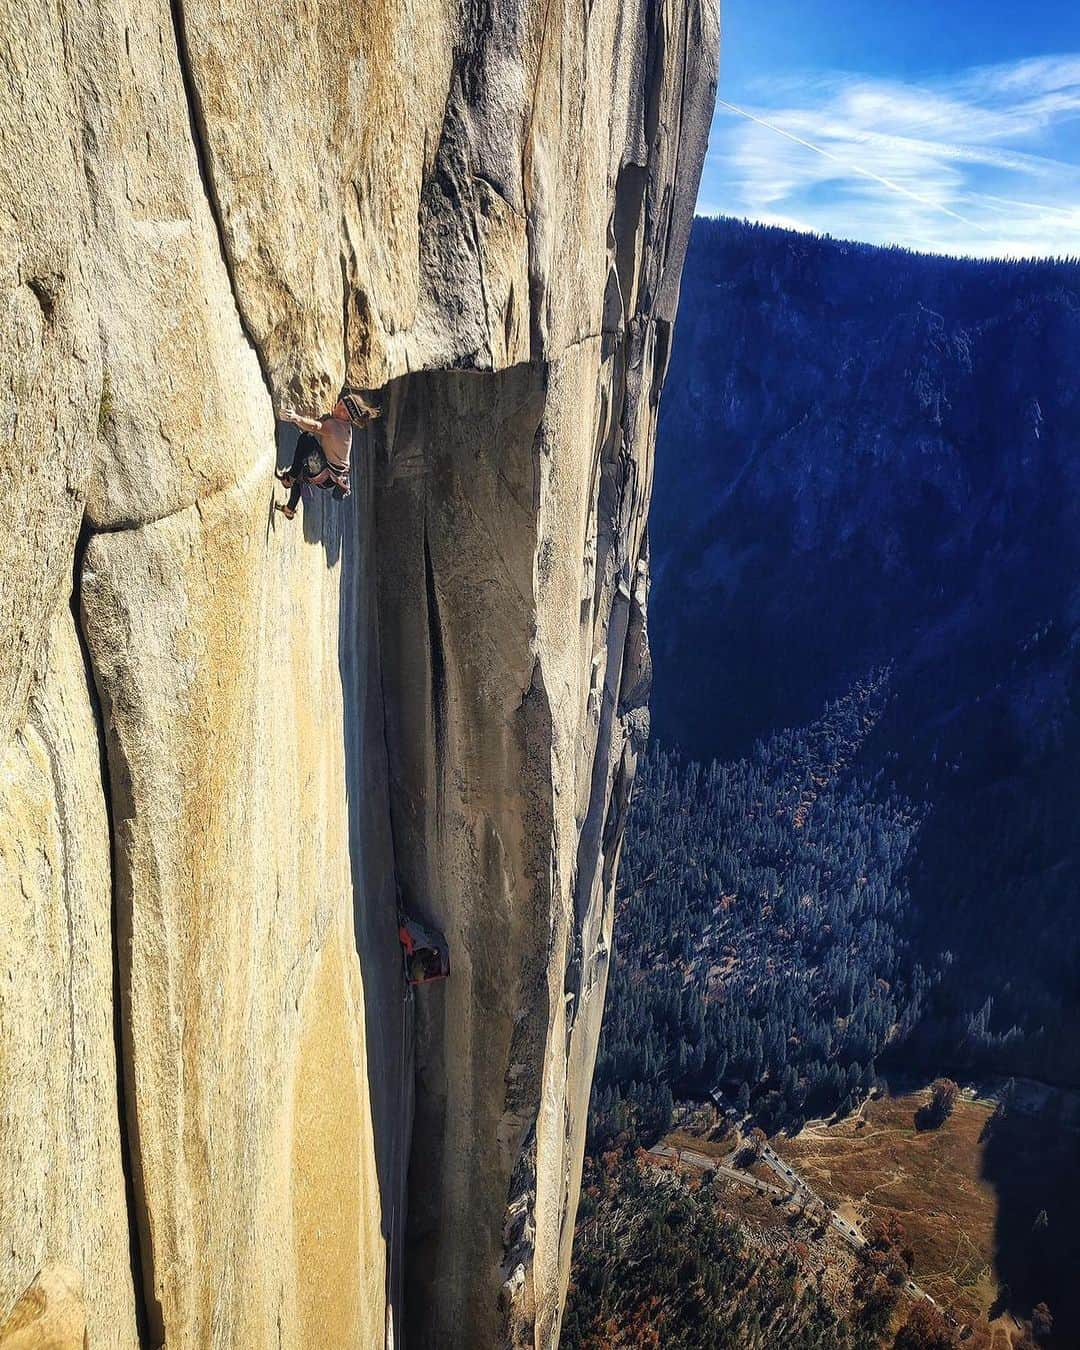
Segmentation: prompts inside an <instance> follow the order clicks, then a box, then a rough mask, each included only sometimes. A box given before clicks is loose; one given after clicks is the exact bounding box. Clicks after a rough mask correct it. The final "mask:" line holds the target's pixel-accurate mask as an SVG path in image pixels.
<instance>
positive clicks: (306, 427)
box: [278, 408, 322, 431]
mask: <svg viewBox="0 0 1080 1350" xmlns="http://www.w3.org/2000/svg"><path fill="white" fill-rule="evenodd" d="M278 416H279V417H280V418H281V421H283V422H293V423H294V424H295V425H296V426H298V427H299V428H300V430H301V431H322V421H321V420H320V419H319V418H317V417H305V416H304V415H303V413H298V412H296V410H295V409H293V408H282V410H281V412H280V413H279V414H278Z"/></svg>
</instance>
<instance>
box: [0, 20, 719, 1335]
mask: <svg viewBox="0 0 1080 1350" xmlns="http://www.w3.org/2000/svg"><path fill="white" fill-rule="evenodd" d="M717 47H718V22H717V15H716V12H715V7H714V3H713V0H593V3H590V4H587V5H580V4H573V5H571V4H567V3H563V4H559V3H556V0H486V2H485V3H470V4H447V3H443V2H442V0H407V2H406V3H403V2H402V0H370V3H367V4H359V5H358V4H356V3H355V2H354V0H350V3H345V0H324V3H321V4H320V5H318V6H317V7H315V8H312V7H311V6H307V5H300V4H297V3H295V0H267V2H266V3H263V4H259V5H253V4H252V3H251V2H250V0H213V3H210V2H209V0H171V3H170V4H166V3H164V0H141V2H140V3H138V4H136V3H133V0H91V3H89V4H75V3H74V2H73V0H48V3H46V4H44V5H43V4H41V3H38V0H10V3H9V4H7V5H6V7H5V13H4V18H3V22H2V23H0V67H2V70H3V75H4V78H3V80H2V81H0V201H3V203H4V207H3V211H2V213H0V481H3V482H4V484H5V487H6V491H5V498H6V506H7V516H6V521H7V529H6V530H5V531H4V533H3V535H2V536H0V578H2V582H3V584H2V587H0V1231H2V1233H3V1242H2V1243H0V1319H2V1318H4V1317H7V1318H8V1320H7V1321H6V1322H4V1321H0V1326H2V1327H3V1331H2V1332H0V1343H2V1344H4V1345H5V1347H6V1345H7V1344H8V1340H7V1339H5V1338H14V1339H11V1344H12V1345H22V1344H27V1345H31V1344H38V1343H39V1341H38V1340H37V1339H33V1338H34V1337H38V1336H39V1335H40V1336H41V1337H43V1338H45V1339H42V1340H41V1341H40V1343H41V1344H46V1343H48V1344H54V1343H55V1344H61V1343H62V1344H67V1343H68V1340H71V1343H72V1344H76V1343H78V1341H79V1340H81V1339H82V1338H83V1336H84V1335H85V1339H86V1341H87V1343H88V1344H90V1345H93V1346H95V1347H106V1346H116V1347H129V1346H135V1345H146V1346H158V1345H162V1344H166V1343H167V1344H168V1345H169V1347H170V1348H173V1347H175V1348H176V1350H181V1348H183V1347H191V1348H192V1350H204V1348H205V1347H244V1350H258V1348H259V1347H264V1346H265V1347H270V1346H274V1347H282V1346H291V1347H316V1346H331V1345H332V1346H342V1347H365V1348H366V1347H379V1346H384V1345H391V1344H392V1345H397V1346H400V1345H402V1344H409V1345H413V1346H424V1347H442V1346H445V1347H451V1346H452V1347H462V1346H475V1347H482V1346H499V1345H512V1346H535V1347H554V1346H555V1345H556V1344H557V1342H558V1334H559V1318H560V1313H561V1307H562V1298H563V1294H564V1292H565V1286H566V1280H567V1275H568V1267H569V1258H570V1246H571V1239H572V1234H573V1223H574V1213H575V1209H576V1204H577V1196H578V1189H579V1184H580V1166H581V1153H582V1146H583V1134H584V1127H585V1117H586V1110H587V1105H588V1097H589V1087H590V1081H591V1076H592V1068H593V1062H594V1057H595V1052H596V1042H597V1036H598V1033H599V1027H600V1017H601V1011H602V1006H603V997H604V988H605V981H606V974H607V959H608V953H609V951H610V946H611V936H612V935H611V927H612V894H613V885H614V877H615V870H616V867H617V864H618V854H619V847H620V841H621V833H622V824H623V819H624V814H625V809H626V804H627V800H628V795H629V791H630V784H631V781H632V778H633V772H634V765H635V759H636V755H637V752H638V749H639V747H640V745H641V742H642V740H643V737H644V735H645V734H646V732H647V726H648V714H647V711H646V703H647V697H648V687H649V677H650V663H649V654H648V644H647V638H646V630H645V609H646V599H647V592H648V549H647V540H646V513H647V507H648V500H649V493H650V488H651V479H652V461H651V457H652V447H653V437H654V431H655V424H656V416H657V406H658V400H659V396H660V389H661V385H662V383H663V378H664V374H665V370H666V365H667V359H668V353H669V348H670V335H671V325H672V322H673V320H674V317H675V310H676V305H677V300H678V291H679V279H680V271H681V267H682V260H683V255H684V250H685V245H686V239H687V234H688V230H689V225H690V220H691V216H692V211H693V204H694V198H695V193H696V189H697V181H698V175H699V173H700V168H701V163H702V159H703V156H704V151H705V144H706V137H707V132H708V123H709V118H710V115H711V111H712V102H713V97H714V94H715V76H716V58H717ZM343 386H348V387H351V388H355V389H361V390H364V391H366V392H367V393H368V394H369V395H370V396H371V397H372V399H373V400H374V401H375V402H377V404H378V405H379V407H380V409H381V413H382V415H381V417H380V419H379V421H378V422H376V423H374V424H372V426H371V427H370V428H368V429H366V430H364V431H363V432H360V433H358V434H357V436H356V437H355V441H354V449H353V463H354V471H353V494H352V496H351V497H350V498H348V499H346V500H345V501H344V502H341V503H338V502H334V501H332V500H331V499H330V497H329V495H328V494H319V495H316V496H312V497H311V498H310V499H309V500H306V501H305V503H304V505H303V506H302V508H301V513H300V515H299V516H298V518H297V520H296V521H295V522H293V523H291V524H289V523H287V522H285V521H283V520H282V519H281V517H279V516H275V513H274V511H273V500H274V495H275V489H276V490H277V493H278V496H279V498H280V488H277V485H276V484H275V481H274V477H273V471H274V467H275V463H277V462H279V461H284V458H285V455H286V451H287V448H288V447H287V446H286V445H285V444H284V439H282V443H281V444H280V445H279V444H278V443H277V442H276V439H275V438H276V435H277V434H278V433H276V431H275V416H274V412H275V409H280V408H281V406H283V405H285V404H294V405H296V406H300V407H303V408H308V409H324V408H326V407H328V406H329V404H330V403H331V402H332V400H333V397H334V395H335V394H336V393H337V391H338V390H339V389H341V388H342V387H343ZM399 901H400V903H402V904H403V905H404V906H405V908H406V909H408V910H409V911H410V912H413V913H415V914H416V916H417V917H418V918H419V919H420V920H421V921H423V922H425V923H428V924H431V925H433V926H435V927H437V928H439V929H440V930H441V931H442V932H444V933H445V934H446V936H447V938H448V939H449V943H450V948H451V953H452V961H453V973H452V976H451V978H450V979H449V980H448V981H445V982H442V983H440V984H437V985H433V986H431V987H428V988H423V989H420V990H417V991H413V992H412V993H410V992H409V991H408V990H407V987H406V985H405V984H404V981H403V979H402V967H401V956H400V949H399V946H398V942H397V935H396V909H397V905H398V903H399ZM49 1317H52V1318H54V1319H57V1328H58V1329H57V1330H55V1332H54V1331H53V1330H52V1329H51V1327H50V1325H49V1324H48V1318H49ZM41 1318H45V1319H46V1321H45V1322H43V1323H42V1324H41V1326H40V1327H38V1326H37V1323H36V1322H35V1319H38V1321H40V1320H41ZM13 1319H14V1320H13ZM32 1324H33V1325H32ZM20 1336H22V1337H23V1338H24V1339H19V1337H20ZM49 1337H52V1339H48V1338H49ZM65 1337H66V1338H67V1339H64V1338H65Z"/></svg>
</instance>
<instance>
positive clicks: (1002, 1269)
mask: <svg viewBox="0 0 1080 1350" xmlns="http://www.w3.org/2000/svg"><path fill="white" fill-rule="evenodd" d="M999 1089H1000V1085H997V1086H996V1087H995V1085H991V1084H982V1085H979V1086H978V1087H977V1088H974V1087H973V1088H969V1089H967V1090H966V1091H965V1092H964V1093H962V1095H961V1097H960V1099H959V1100H958V1102H957V1104H956V1106H955V1108H954V1110H953V1112H952V1114H951V1116H950V1117H949V1118H948V1119H947V1120H946V1121H945V1122H944V1123H943V1124H942V1125H941V1126H940V1127H939V1128H937V1129H922V1130H920V1129H918V1128H917V1127H916V1123H915V1117H916V1113H917V1111H918V1110H919V1108H920V1107H921V1106H922V1105H923V1103H924V1102H925V1100H926V1094H925V1092H922V1091H910V1092H899V1093H898V1094H897V1095H895V1096H893V1095H888V1094H885V1095H880V1096H877V1097H875V1098H873V1099H870V1100H868V1101H866V1102H865V1103H864V1104H863V1106H862V1107H861V1108H860V1109H859V1110H858V1111H857V1112H855V1113H854V1114H852V1115H850V1116H848V1117H847V1118H845V1119H844V1120H841V1121H838V1122H835V1123H830V1122H827V1121H811V1122H809V1123H808V1124H807V1125H806V1126H805V1127H804V1129H803V1130H802V1131H801V1132H800V1133H799V1134H798V1135H797V1136H795V1137H794V1138H787V1137H785V1136H782V1135H781V1136H778V1137H777V1138H775V1139H774V1140H772V1144H771V1147H766V1148H765V1150H764V1153H763V1155H762V1158H761V1159H760V1160H758V1161H756V1162H754V1163H752V1164H748V1163H747V1160H746V1159H745V1158H743V1159H741V1160H740V1158H739V1141H738V1139H737V1138H736V1137H735V1136H733V1135H732V1134H730V1133H729V1134H727V1135H726V1136H723V1137H722V1138H720V1139H715V1138H709V1137H704V1136H703V1135H702V1133H701V1132H700V1131H699V1129H697V1128H694V1127H693V1126H690V1128H688V1129H687V1128H684V1129H681V1130H676V1131H673V1132H672V1133H671V1134H669V1135H668V1136H667V1137H666V1138H665V1140H664V1141H663V1142H662V1143H661V1144H660V1145H658V1146H657V1147H656V1148H655V1149H654V1150H652V1152H651V1155H650V1156H651V1157H652V1158H654V1159H655V1161H656V1165H657V1166H667V1167H671V1166H675V1167H677V1168H678V1169H679V1170H683V1171H689V1172H693V1171H699V1172H702V1171H705V1170H714V1171H715V1172H716V1173H717V1174H718V1176H719V1177H720V1178H722V1179H723V1181H724V1182H726V1183H727V1184H725V1185H723V1186H722V1187H719V1188H718V1189H717V1195H718V1206H719V1208H720V1209H721V1210H722V1211H723V1212H724V1213H725V1215H726V1216H727V1217H729V1218H731V1219H733V1220H735V1221H736V1222H738V1223H740V1225H742V1226H743V1227H744V1229H745V1231H746V1232H747V1234H748V1236H750V1238H751V1240H756V1241H758V1242H760V1243H762V1244H763V1245H764V1246H766V1247H767V1248H769V1249H772V1250H777V1249H780V1250H782V1249H785V1248H786V1249H787V1250H789V1251H790V1252H793V1253H794V1254H795V1255H796V1256H797V1257H798V1260H799V1264H800V1267H801V1269H802V1272H803V1276H804V1278H805V1279H806V1280H807V1281H809V1282H810V1283H812V1284H814V1285H815V1286H816V1287H817V1288H818V1289H819V1290H821V1292H822V1293H823V1294H824V1295H825V1296H826V1297H827V1298H828V1299H829V1301H830V1302H831V1303H832V1304H833V1306H834V1307H835V1308H836V1309H837V1311H838V1312H842V1313H843V1312H847V1311H848V1310H849V1309H850V1306H851V1298H850V1287H851V1279H852V1271H853V1256H854V1255H855V1254H856V1253H857V1252H858V1251H859V1250H860V1249H861V1247H862V1246H863V1245H864V1238H863V1234H864V1232H868V1231H870V1230H871V1229H872V1228H873V1227H874V1226H875V1225H879V1224H881V1223H883V1222H884V1223H889V1222H898V1223H899V1225H900V1227H901V1228H902V1230H903V1232H904V1234H905V1240H906V1243H907V1244H908V1245H909V1246H910V1248H911V1249H912V1252H913V1253H914V1267H913V1269H912V1277H913V1279H912V1282H911V1283H910V1285H909V1286H908V1288H907V1289H906V1291H905V1293H906V1298H905V1299H904V1300H903V1301H902V1303H901V1306H900V1308H899V1309H898V1311H897V1320H903V1317H904V1316H905V1315H906V1313H907V1311H908V1310H909V1309H910V1307H911V1300H912V1299H917V1298H919V1297H921V1296H923V1295H925V1296H928V1297H929V1298H930V1300H931V1301H932V1302H934V1303H935V1304H936V1305H937V1306H938V1307H939V1308H940V1309H941V1310H942V1311H943V1312H945V1314H946V1315H947V1316H948V1318H949V1320H950V1322H951V1323H952V1325H953V1326H954V1328H956V1330H957V1332H958V1333H959V1334H960V1335H961V1336H962V1343H963V1344H964V1345H965V1346H966V1347H969V1348H970V1350H1011V1347H1013V1346H1014V1345H1016V1346H1019V1345H1020V1343H1021V1342H1022V1340H1023V1337H1024V1334H1025V1327H1024V1325H1023V1323H1022V1320H1021V1319H1023V1318H1026V1317H1029V1316H1030V1313H1031V1309H1032V1307H1033V1306H1034V1305H1035V1304H1036V1303H1039V1302H1044V1303H1046V1304H1047V1305H1048V1306H1049V1308H1050V1310H1051V1312H1052V1314H1053V1317H1054V1323H1055V1327H1054V1337H1053V1340H1052V1341H1051V1342H1049V1343H1050V1344H1052V1345H1054V1346H1060V1347H1075V1346H1076V1345H1080V1291H1078V1290H1077V1287H1076V1281H1075V1278H1074V1277H1075V1272H1076V1270H1077V1269H1080V1226H1078V1225H1077V1223H1076V1218H1077V1215H1078V1212H1080V1129H1078V1121H1077V1117H1076V1110H1075V1107H1076V1102H1075V1100H1074V1097H1075V1094H1065V1093H1058V1092H1055V1091H1054V1090H1052V1089H1047V1088H1044V1087H1042V1086H1040V1085H1024V1084H1020V1085H1018V1087H1017V1088H1016V1089H1015V1091H1014V1093H1013V1095H1012V1097H1011V1100H1010V1104H1009V1107H1008V1109H1007V1110H1006V1111H1005V1112H1004V1114H1002V1113H1001V1112H1000V1111H999V1112H997V1113H995V1108H996V1107H997V1104H998V1095H997V1094H998V1091H999ZM1036 1089H1037V1090H1036ZM1028 1343H1029V1344H1030V1342H1028Z"/></svg>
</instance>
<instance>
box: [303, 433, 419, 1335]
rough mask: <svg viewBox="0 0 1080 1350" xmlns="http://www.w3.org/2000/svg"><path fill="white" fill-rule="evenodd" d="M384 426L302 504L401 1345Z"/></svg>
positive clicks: (403, 1131) (399, 1009)
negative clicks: (330, 581)
mask: <svg viewBox="0 0 1080 1350" xmlns="http://www.w3.org/2000/svg"><path fill="white" fill-rule="evenodd" d="M381 446H382V433H381V429H374V430H372V431H366V432H357V433H356V435H355V439H354V443H353V474H352V477H353V492H352V496H351V497H349V498H347V499H346V500H345V501H344V502H336V501H334V499H333V497H332V496H331V495H330V494H329V493H328V492H312V493H311V494H310V498H309V499H307V500H305V501H304V504H303V507H302V510H303V529H304V538H305V540H307V541H308V542H309V543H317V544H320V545H321V546H322V548H323V550H324V552H325V555H326V564H327V568H328V570H331V571H332V570H334V569H338V570H339V579H338V595H339V623H338V665H339V672H340V678H341V696H342V709H343V732H344V737H345V746H344V748H345V789H346V800H347V809H348V819H349V851H350V857H351V866H352V880H353V933H354V938H355V943H356V953H357V957H358V959H359V962H360V970H361V975H362V978H363V986H364V1021H365V1041H366V1047H367V1073H368V1095H369V1100H370V1103H371V1117H372V1130H373V1133H374V1141H375V1161H376V1167H377V1171H378V1179H379V1192H380V1210H381V1216H382V1231H383V1235H384V1237H385V1238H386V1241H387V1263H388V1265H387V1297H388V1300H389V1302H390V1304H391V1306H392V1307H393V1310H394V1327H395V1339H394V1344H395V1345H398V1344H400V1331H399V1330H398V1328H400V1325H401V1289H402V1269H401V1267H402V1261H401V1253H402V1244H403V1235H404V1226H405V1206H406V1191H405V1186H406V1175H407V1166H408V1154H409V1142H410V1138H411V1134H412V1129H411V1122H412V1050H411V1045H410V1044H409V1038H410V1037H409V1028H410V1025H411V1018H410V1017H409V1016H408V1014H409V1013H410V1011H411V1007H410V1005H409V1003H408V1002H407V1001H406V992H407V986H406V985H405V983H404V981H403V979H402V966H401V949H400V947H399V944H398V940H397V899H396V897H397V889H396V883H395V872H394V851H393V843H392V837H391V832H390V815H389V787H388V782H387V758H386V742H385V736H384V730H383V705H382V686H381V668H380V658H379V639H378V601H377V575H376V555H375V542H376V541H375V501H374V473H375V467H374V456H375V455H376V454H378V453H380V452H381Z"/></svg>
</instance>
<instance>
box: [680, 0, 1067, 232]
mask: <svg viewBox="0 0 1080 1350" xmlns="http://www.w3.org/2000/svg"><path fill="white" fill-rule="evenodd" d="M721 10H722V13H721V21H722V25H723V37H722V41H721V49H720V100H721V102H720V103H719V104H718V106H717V111H716V116H715V118H714V120H713V127H712V138H711V144H710V148H709V156H708V159H707V161H706V164H705V173H704V176H703V179H702V184H701V193H700V196H699V199H698V209H699V210H700V211H701V212H703V213H704V214H707V215H716V214H722V215H735V216H748V217H750V218H751V219H753V220H763V221H767V222H769V223H772V224H779V225H788V226H791V227H793V228H795V229H812V230H817V231H819V232H822V233H828V234H833V235H837V236H840V237H843V238H849V239H862V240H867V241H869V242H871V243H884V244H890V243H897V244H904V245H906V246H907V247H909V248H916V249H922V250H931V251H934V252H941V253H968V254H973V255H976V256H979V257H1000V256H1015V255H1027V254H1073V255H1075V254H1080V0H1026V3H1017V0H1010V3H1005V0H977V2H976V0H905V3H903V4H900V3H897V0H801V2H800V0H721ZM727 105H730V106H727ZM733 109H738V110H739V111H734V110H733ZM752 119H757V120H752ZM766 123H767V124H768V125H765V124H766Z"/></svg>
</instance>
